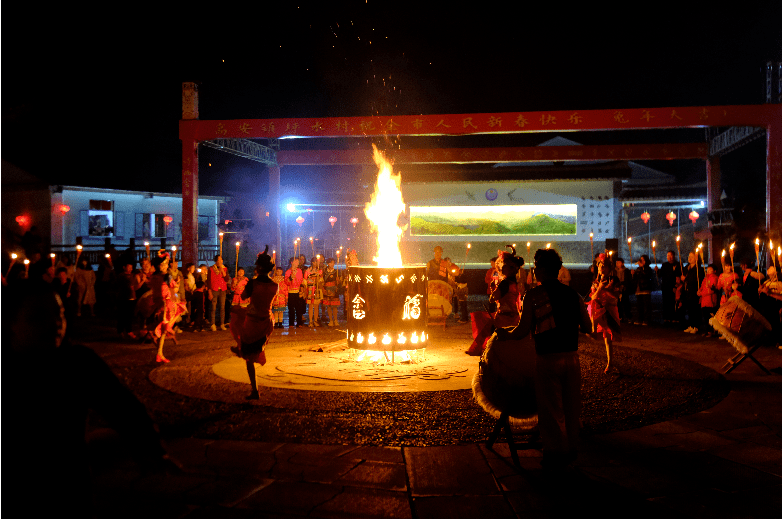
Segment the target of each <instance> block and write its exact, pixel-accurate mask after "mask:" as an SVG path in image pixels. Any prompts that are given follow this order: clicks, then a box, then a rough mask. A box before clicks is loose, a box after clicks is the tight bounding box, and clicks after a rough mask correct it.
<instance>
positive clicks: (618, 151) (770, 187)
mask: <svg viewBox="0 0 782 519" xmlns="http://www.w3.org/2000/svg"><path fill="white" fill-rule="evenodd" d="M183 100H184V102H183V107H184V109H183V112H184V113H183V120H181V121H180V124H179V138H180V140H181V141H182V195H183V196H182V242H183V251H182V252H183V254H182V258H183V261H195V259H196V257H197V249H196V247H197V245H196V241H195V237H196V231H197V225H198V215H197V203H198V155H197V153H198V143H199V142H202V141H209V140H213V139H221V138H224V139H237V138H238V139H274V138H280V137H286V136H296V137H370V136H384V135H403V136H432V135H449V136H450V135H454V136H456V135H475V134H512V133H532V132H565V131H605V130H610V131H617V130H648V129H682V128H707V127H733V126H746V127H762V128H765V130H766V227H767V230H768V231H769V232H771V231H772V230H773V231H779V230H780V229H779V228H780V225H781V224H782V204H779V203H773V201H774V200H777V201H779V200H782V105H771V104H769V105H747V106H694V107H693V106H690V107H667V108H632V109H617V110H560V111H536V112H504V113H484V114H439V115H407V116H395V117H340V118H336V117H333V118H301V119H235V120H215V121H201V120H198V106H197V104H198V101H197V91H196V86H195V84H192V83H186V84H185V85H184V95H183ZM565 148H567V149H565ZM682 158H698V159H704V160H706V164H707V175H708V179H707V185H708V209H709V210H711V209H712V208H713V206H714V205H715V203H716V202H717V201H718V199H719V195H720V193H719V178H720V177H719V156H718V155H714V156H711V155H709V147H708V144H707V143H695V144H673V143H671V144H643V145H616V146H614V145H610V146H606V145H597V146H579V147H578V149H576V150H574V149H573V148H572V147H553V146H552V147H548V148H547V149H541V148H539V147H536V148H480V149H458V150H455V149H454V150H448V149H439V150H403V151H401V152H399V153H397V154H396V155H395V159H396V161H397V162H398V163H399V162H401V163H438V162H439V163H465V162H494V163H496V162H503V161H506V162H524V161H530V162H531V161H541V160H559V161H576V160H577V161H584V160H606V159H616V160H633V159H635V160H653V159H682ZM370 162H371V157H370V154H369V153H368V152H366V153H362V152H356V151H323V152H297V151H286V152H280V153H279V154H278V165H277V166H273V167H270V168H269V171H270V175H271V179H270V183H269V184H270V199H271V200H272V203H273V205H274V206H275V207H276V210H275V215H274V216H275V222H279V220H280V216H279V215H280V213H279V196H280V190H279V182H280V167H281V166H283V165H293V164H362V163H370ZM712 242H713V240H712ZM710 246H711V248H712V250H711V253H712V255H713V256H712V257H716V256H718V251H717V250H716V248H717V245H716V244H715V243H711V245H710Z"/></svg>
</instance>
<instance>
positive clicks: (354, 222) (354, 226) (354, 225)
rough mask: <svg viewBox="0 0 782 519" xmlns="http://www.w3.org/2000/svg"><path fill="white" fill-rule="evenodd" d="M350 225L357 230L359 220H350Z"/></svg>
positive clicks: (354, 218)
mask: <svg viewBox="0 0 782 519" xmlns="http://www.w3.org/2000/svg"><path fill="white" fill-rule="evenodd" d="M350 223H352V224H353V228H354V229H355V228H356V224H357V223H358V218H356V217H355V216H354V217H353V218H351V219H350Z"/></svg>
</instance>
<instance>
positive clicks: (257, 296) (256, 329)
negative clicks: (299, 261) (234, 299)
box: [231, 245, 277, 400]
mask: <svg viewBox="0 0 782 519" xmlns="http://www.w3.org/2000/svg"><path fill="white" fill-rule="evenodd" d="M268 251H269V246H268V245H267V246H266V248H265V249H264V251H263V252H262V253H260V254H259V255H258V259H257V260H256V261H255V274H256V276H255V277H254V278H253V279H252V280H250V281H249V282H248V283H247V286H245V288H244V293H243V295H244V296H245V297H248V296H249V298H250V305H249V306H248V307H247V311H246V312H245V314H244V319H241V318H239V319H237V320H236V321H237V322H236V323H234V321H233V319H232V320H231V335H233V337H234V340H236V346H231V351H232V352H234V353H235V354H236V355H237V356H239V357H241V358H243V359H244V360H245V362H246V364H247V375H248V376H249V377H250V385H251V386H252V392H251V393H250V394H249V395H248V396H247V399H248V400H258V398H259V395H258V383H257V381H256V380H255V363H256V362H257V363H258V364H260V365H261V366H263V365H264V364H266V352H265V351H264V348H265V346H266V343H267V342H268V340H269V336H270V335H271V334H272V332H273V331H274V319H273V318H272V303H273V302H274V298H275V296H276V295H277V283H275V282H274V281H272V279H271V277H270V276H269V274H270V273H271V272H272V271H273V270H274V263H273V262H272V258H271V256H269V254H267V253H268Z"/></svg>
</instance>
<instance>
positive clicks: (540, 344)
mask: <svg viewBox="0 0 782 519" xmlns="http://www.w3.org/2000/svg"><path fill="white" fill-rule="evenodd" d="M561 266H562V258H560V256H559V254H558V253H557V251H555V250H554V249H539V250H538V251H537V252H536V253H535V272H536V274H537V276H538V279H539V280H540V282H541V284H540V285H539V286H536V287H533V288H531V289H529V290H528V291H527V292H526V294H524V301H523V303H522V312H521V317H520V319H519V324H518V326H516V328H513V329H512V330H507V329H499V330H498V331H497V338H498V339H499V340H521V339H522V338H524V337H528V336H529V334H530V332H532V333H533V338H534V339H535V352H536V353H537V356H536V368H535V370H536V371H535V399H536V400H537V405H538V426H539V428H540V433H541V437H542V440H543V461H542V463H543V467H544V468H545V469H555V470H556V469H560V468H563V467H565V466H567V465H569V464H570V463H572V462H573V461H575V459H576V456H577V453H578V435H579V418H580V415H581V368H580V361H579V358H578V332H579V329H580V330H581V331H582V332H583V333H589V332H590V331H591V322H590V320H589V315H588V314H587V311H586V307H585V306H584V301H583V300H582V299H581V297H580V296H579V295H578V292H576V291H575V290H573V289H572V288H570V287H569V286H567V285H564V284H562V283H560V282H559V281H558V280H557V275H558V274H559V269H560V267H561Z"/></svg>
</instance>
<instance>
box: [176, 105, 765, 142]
mask: <svg viewBox="0 0 782 519" xmlns="http://www.w3.org/2000/svg"><path fill="white" fill-rule="evenodd" d="M779 111H780V110H779V108H778V106H777V105H747V106H742V105H738V106H689V107H672V108H671V107H669V108H630V109H624V110H561V111H539V112H504V113H493V114H492V113H488V114H448V115H403V116H394V117H322V118H306V119H235V120H223V121H201V120H188V121H180V137H181V136H183V135H184V134H186V133H188V132H192V133H193V135H195V138H196V140H197V141H205V140H212V139H220V138H241V139H260V138H280V137H294V136H298V137H348V136H354V137H358V136H363V135H366V136H377V135H468V134H487V133H496V134H503V133H528V132H557V131H587V130H630V129H636V130H637V129H652V128H699V127H707V126H767V125H768V124H770V123H771V122H772V120H773V119H774V117H777V118H779Z"/></svg>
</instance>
